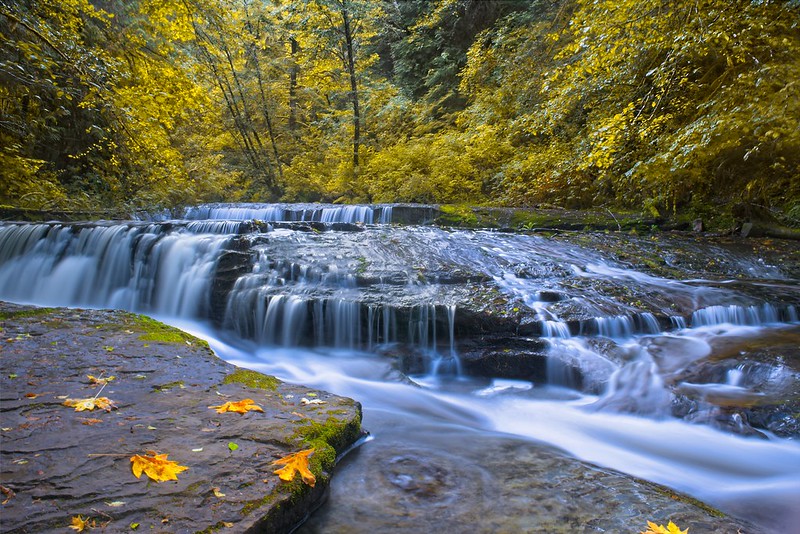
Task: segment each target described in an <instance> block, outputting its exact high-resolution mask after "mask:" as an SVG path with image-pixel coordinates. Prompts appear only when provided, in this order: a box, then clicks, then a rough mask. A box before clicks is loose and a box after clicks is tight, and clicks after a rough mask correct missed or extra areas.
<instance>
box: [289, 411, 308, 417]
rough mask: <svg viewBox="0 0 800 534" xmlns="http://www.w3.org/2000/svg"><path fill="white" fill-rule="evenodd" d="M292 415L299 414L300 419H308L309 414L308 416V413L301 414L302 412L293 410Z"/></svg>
mask: <svg viewBox="0 0 800 534" xmlns="http://www.w3.org/2000/svg"><path fill="white" fill-rule="evenodd" d="M292 415H296V416H297V417H299V418H300V419H308V416H307V415H303V414H301V413H297V412H292Z"/></svg>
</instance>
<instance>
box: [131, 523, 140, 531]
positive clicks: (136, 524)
mask: <svg viewBox="0 0 800 534" xmlns="http://www.w3.org/2000/svg"><path fill="white" fill-rule="evenodd" d="M130 527H131V530H136V529H137V528H139V523H131V524H130Z"/></svg>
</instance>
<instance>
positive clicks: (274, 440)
mask: <svg viewBox="0 0 800 534" xmlns="http://www.w3.org/2000/svg"><path fill="white" fill-rule="evenodd" d="M0 314H2V315H0V317H2V319H1V320H0V325H1V326H2V329H3V330H2V332H3V338H4V341H3V347H2V365H3V374H2V377H0V391H2V393H0V395H2V397H0V401H1V402H2V412H1V413H0V421H2V442H1V443H2V447H0V449H2V479H1V480H2V482H0V484H2V486H3V488H4V492H5V491H6V489H7V490H9V491H10V492H13V494H12V493H9V495H12V496H11V497H10V498H9V499H8V502H6V503H5V504H3V510H2V514H3V517H2V525H3V532H9V533H11V532H14V533H28V532H30V533H34V532H49V531H60V530H63V529H64V528H65V527H67V526H69V524H70V518H71V517H73V516H77V515H79V514H80V515H82V516H83V517H84V518H87V517H90V518H92V519H93V520H95V521H96V523H97V524H98V525H104V526H105V527H106V528H105V531H107V532H127V531H130V528H131V527H130V526H129V525H130V524H132V523H138V524H139V527H138V528H139V529H140V530H143V531H147V532H150V531H153V529H154V530H155V531H157V532H196V531H205V530H206V529H212V528H222V527H223V526H226V525H229V526H230V528H232V529H233V530H232V531H235V532H244V531H248V530H250V529H256V528H258V529H260V530H262V531H266V532H288V531H290V530H291V529H292V528H293V527H294V526H295V525H296V524H297V523H298V522H300V521H301V520H302V519H303V518H305V516H306V515H307V514H308V513H309V511H311V510H313V509H314V508H315V507H316V506H317V505H318V504H319V503H320V502H321V500H322V498H323V495H324V492H325V489H326V488H327V486H328V483H329V477H330V471H331V470H332V468H333V459H334V458H335V456H336V455H337V454H339V453H341V452H342V451H344V450H345V449H346V448H348V447H349V446H350V445H352V444H353V443H354V442H355V441H356V440H357V439H358V438H359V435H360V420H361V410H360V405H359V404H358V403H356V402H355V401H353V400H351V399H347V398H343V397H337V396H334V395H331V394H329V393H326V392H323V391H314V390H311V389H309V388H306V387H303V386H294V385H289V384H285V383H282V382H280V381H278V380H276V379H274V378H272V377H267V376H264V375H259V374H258V373H254V372H252V371H246V372H245V371H243V370H240V369H237V368H236V367H234V366H232V365H230V364H227V363H225V362H223V361H222V360H220V359H219V358H217V357H216V356H215V355H214V354H213V353H212V352H211V350H210V349H209V348H208V345H207V344H205V342H203V341H201V340H199V339H196V338H194V337H192V336H190V335H188V334H184V333H182V332H180V331H177V330H174V329H171V328H169V327H166V326H164V325H160V323H155V321H152V320H145V319H143V318H141V317H140V316H133V315H130V314H127V313H124V312H109V311H96V310H95V311H89V310H76V309H57V310H41V309H33V308H29V307H21V306H15V305H9V304H2V305H1V306H0ZM87 375H93V376H96V377H109V376H114V377H115V379H114V380H113V381H111V382H109V383H108V384H107V385H106V386H105V387H102V390H101V388H100V386H93V385H91V384H90V383H89V380H88V379H87ZM98 394H99V395H100V396H104V397H108V398H110V399H111V400H112V401H113V402H114V403H115V404H116V406H117V407H118V409H116V410H113V411H110V412H104V411H102V410H100V411H98V410H95V411H91V412H89V411H84V412H76V411H75V410H74V409H72V408H69V407H67V406H64V405H63V400H64V399H65V398H66V397H70V398H87V397H94V396H96V395H98ZM244 398H251V399H253V400H254V401H255V402H256V404H258V405H260V406H261V407H262V408H263V409H264V412H263V413H260V412H248V413H247V414H245V415H240V414H237V413H222V414H218V413H217V412H216V411H215V410H212V409H209V406H212V405H221V404H224V403H225V402H226V401H228V400H230V401H236V400H241V399H244ZM303 398H308V399H317V400H320V401H324V404H307V405H304V404H303V403H302V399H303ZM230 443H235V444H236V445H237V446H238V448H236V450H231V448H230V447H229V444H230ZM309 447H316V448H317V450H318V452H317V453H316V455H317V461H316V463H314V462H313V461H312V469H313V470H314V472H315V473H316V475H317V484H316V486H315V487H314V488H313V489H312V488H310V487H309V486H306V485H304V484H302V483H301V482H300V481H299V477H298V479H297V480H295V482H293V483H284V482H281V481H280V480H279V479H278V477H277V476H276V475H273V471H274V470H275V467H274V466H272V465H271V463H272V461H273V460H275V459H277V458H280V457H283V456H285V455H287V454H290V453H293V452H297V451H299V450H301V449H307V448H309ZM146 451H154V452H157V453H159V454H168V459H169V460H174V461H176V462H178V463H179V464H181V465H184V466H187V467H188V470H186V471H184V472H182V473H180V474H178V481H176V482H172V481H169V482H161V483H155V482H152V481H149V480H147V477H143V478H142V479H136V478H135V477H134V476H133V474H132V472H131V462H130V457H131V456H133V455H134V454H146V453H147V452H146ZM312 458H313V456H312ZM223 494H224V495H223ZM5 498H6V495H4V496H3V499H5Z"/></svg>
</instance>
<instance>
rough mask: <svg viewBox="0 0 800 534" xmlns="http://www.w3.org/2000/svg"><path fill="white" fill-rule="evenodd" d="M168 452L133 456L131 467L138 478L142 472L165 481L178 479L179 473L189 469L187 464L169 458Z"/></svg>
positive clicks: (157, 479)
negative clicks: (180, 463)
mask: <svg viewBox="0 0 800 534" xmlns="http://www.w3.org/2000/svg"><path fill="white" fill-rule="evenodd" d="M167 456H168V455H167V454H154V455H153V456H140V455H138V454H136V455H134V456H131V469H132V470H133V475H134V476H135V477H136V478H139V477H141V476H142V473H144V474H145V475H147V476H148V477H150V478H151V479H153V480H155V481H156V482H163V481H165V480H178V476H177V475H178V473H180V472H182V471H186V470H187V469H189V468H188V467H186V466H185V465H178V462H173V461H172V460H167Z"/></svg>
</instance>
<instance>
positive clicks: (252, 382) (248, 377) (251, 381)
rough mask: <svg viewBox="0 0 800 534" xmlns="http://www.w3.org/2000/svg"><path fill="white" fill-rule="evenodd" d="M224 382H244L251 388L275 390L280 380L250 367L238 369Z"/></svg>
mask: <svg viewBox="0 0 800 534" xmlns="http://www.w3.org/2000/svg"><path fill="white" fill-rule="evenodd" d="M222 383H223V384H243V385H245V386H247V387H250V388H258V389H265V390H267V391H275V390H276V389H277V387H278V384H279V383H280V381H279V380H278V379H277V378H275V377H274V376H269V375H265V374H263V373H259V372H258V371H251V370H249V369H237V370H235V371H234V372H232V373H231V374H229V375H228V376H226V377H225V378H224V379H223V380H222Z"/></svg>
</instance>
